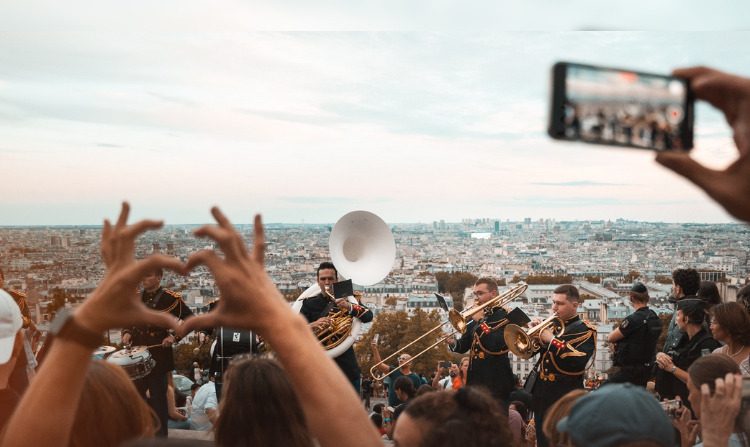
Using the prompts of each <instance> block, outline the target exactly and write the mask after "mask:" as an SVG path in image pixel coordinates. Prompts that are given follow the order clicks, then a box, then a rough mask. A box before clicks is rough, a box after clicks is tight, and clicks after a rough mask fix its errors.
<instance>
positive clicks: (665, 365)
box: [656, 298, 719, 402]
mask: <svg viewBox="0 0 750 447" xmlns="http://www.w3.org/2000/svg"><path fill="white" fill-rule="evenodd" d="M705 319H706V302H705V301H703V300H701V299H699V298H684V299H682V300H680V301H679V302H678V303H677V318H676V321H677V325H678V327H679V328H680V330H681V331H683V336H682V338H681V339H680V341H679V343H677V345H676V346H675V348H674V350H672V351H670V352H668V353H664V352H660V353H659V354H657V356H656V364H657V365H658V367H659V371H657V376H656V390H657V392H658V393H659V395H660V396H661V398H662V399H674V398H675V397H676V396H680V398H681V399H682V401H683V402H686V401H687V398H688V389H687V379H688V373H687V371H688V368H689V367H690V365H692V364H693V362H694V361H696V360H697V359H698V358H699V357H700V356H701V355H705V354H710V353H711V352H713V351H714V350H715V349H716V348H718V347H719V342H717V341H716V340H714V338H713V337H711V334H710V333H709V332H708V330H706V328H705V326H704V322H705Z"/></svg>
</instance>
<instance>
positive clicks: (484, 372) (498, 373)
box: [450, 278, 528, 404]
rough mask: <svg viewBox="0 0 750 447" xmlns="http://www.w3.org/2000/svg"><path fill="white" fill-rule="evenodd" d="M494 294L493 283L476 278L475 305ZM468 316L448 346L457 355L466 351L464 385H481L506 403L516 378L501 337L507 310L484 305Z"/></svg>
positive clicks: (491, 280)
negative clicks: (466, 366)
mask: <svg viewBox="0 0 750 447" xmlns="http://www.w3.org/2000/svg"><path fill="white" fill-rule="evenodd" d="M497 295H498V287H497V283H496V282H495V281H494V280H493V279H491V278H480V279H478V280H477V282H476V283H475V284H474V296H475V297H476V305H477V306H480V305H482V304H484V303H486V302H488V301H489V300H491V299H493V298H495V297H496V296H497ZM471 318H472V321H470V322H469V324H468V325H467V327H466V331H464V333H463V335H462V336H461V338H460V339H458V340H457V341H456V342H455V343H454V344H453V345H452V346H450V349H451V351H453V352H457V353H460V354H463V353H466V352H467V351H469V352H470V354H469V369H468V371H467V377H466V385H468V386H474V385H479V386H484V387H485V388H487V389H488V390H489V391H490V392H491V393H492V395H493V397H495V398H496V399H500V400H501V401H503V404H506V403H507V401H508V395H509V394H510V392H511V391H513V388H514V384H515V381H516V380H515V377H514V376H513V370H512V369H511V367H510V360H509V359H508V347H507V346H506V344H505V339H504V338H503V332H504V328H505V326H506V325H507V324H508V322H509V319H508V312H506V311H505V309H503V308H502V307H500V306H497V307H494V308H485V310H483V311H480V312H477V313H475V314H474V315H472V316H471ZM526 321H528V320H526Z"/></svg>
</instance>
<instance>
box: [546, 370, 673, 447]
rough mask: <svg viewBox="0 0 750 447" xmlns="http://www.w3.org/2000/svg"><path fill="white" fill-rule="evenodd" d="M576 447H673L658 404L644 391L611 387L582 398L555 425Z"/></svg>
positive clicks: (630, 386) (627, 386) (668, 425)
mask: <svg viewBox="0 0 750 447" xmlns="http://www.w3.org/2000/svg"><path fill="white" fill-rule="evenodd" d="M557 430H558V431H560V432H563V433H568V434H569V435H570V438H571V439H572V440H573V443H574V444H575V445H585V446H587V447H615V446H618V445H622V444H626V443H630V442H636V441H652V442H655V443H656V444H658V445H662V446H664V447H670V446H673V445H674V429H673V428H672V423H671V422H670V420H669V418H668V417H667V415H666V414H665V413H664V410H662V408H661V405H660V404H659V402H658V401H657V400H656V398H654V397H653V396H652V395H650V394H649V393H648V392H647V391H646V390H645V389H644V388H641V387H639V386H635V385H633V384H630V383H624V384H610V385H605V386H603V387H601V388H599V389H598V390H596V391H592V392H591V393H589V394H587V395H586V396H583V397H581V398H580V399H579V400H578V401H577V402H576V403H575V405H573V408H571V410H570V414H569V415H568V416H567V417H564V418H563V419H562V420H560V422H558V423H557Z"/></svg>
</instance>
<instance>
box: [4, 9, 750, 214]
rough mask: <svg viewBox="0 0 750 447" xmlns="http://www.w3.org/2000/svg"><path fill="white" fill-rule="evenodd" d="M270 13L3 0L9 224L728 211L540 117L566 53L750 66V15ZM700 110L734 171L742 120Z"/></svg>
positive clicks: (709, 158)
mask: <svg viewBox="0 0 750 447" xmlns="http://www.w3.org/2000/svg"><path fill="white" fill-rule="evenodd" d="M270 3H271V2H268V3H267V4H262V3H260V2H253V1H247V2H239V1H236V2H192V1H179V2H178V1H164V2H141V1H134V2H127V4H126V5H125V4H124V3H123V2H114V1H101V2H96V5H95V6H92V5H87V4H84V3H80V4H79V3H78V2H72V3H71V2H51V1H30V2H14V4H13V5H4V6H2V7H0V9H2V11H1V12H2V13H0V167H1V168H2V169H1V171H0V172H2V179H0V225H29V224H45V225H46V224H96V223H99V222H101V219H102V218H103V217H105V216H113V215H114V214H115V212H116V210H117V209H118V206H119V205H118V204H119V202H120V201H121V200H122V199H128V200H129V201H130V202H131V204H132V205H133V210H134V213H133V214H134V216H135V217H163V218H165V219H166V220H167V222H168V223H200V222H206V221H207V220H208V219H209V215H208V208H209V207H210V206H211V205H212V204H219V205H221V206H222V207H223V208H224V209H226V211H227V212H228V213H229V215H230V216H231V217H232V218H233V220H235V221H237V222H249V221H250V220H251V216H252V214H253V213H254V212H258V211H259V212H262V213H263V214H264V216H265V219H266V221H269V222H291V223H298V222H334V221H336V220H337V219H338V218H339V217H340V216H342V215H343V214H345V213H346V212H348V211H351V210H355V209H366V210H369V211H372V212H375V213H377V214H379V215H380V216H381V217H383V218H384V219H385V220H386V221H387V222H430V221H432V220H437V219H445V220H448V221H456V220H459V219H461V218H466V217H492V218H500V219H521V218H524V217H532V218H542V217H549V218H557V219H614V218H618V217H623V218H630V219H639V220H660V221H697V222H730V221H731V218H730V217H729V216H728V215H727V214H726V213H725V212H724V211H723V210H721V209H720V208H719V207H717V206H716V205H714V204H713V203H712V202H711V201H710V200H709V199H707V198H706V197H705V196H704V195H703V194H702V193H701V192H700V191H698V190H697V189H696V188H695V187H693V186H692V185H690V184H688V183H687V182H686V181H684V180H682V179H681V178H678V177H677V176H675V175H674V174H672V173H670V172H668V171H666V170H664V169H662V168H661V167H660V166H658V165H656V164H655V162H654V161H653V153H651V152H649V151H641V150H634V149H616V148H607V147H592V146H586V145H581V144H572V143H560V142H554V141H551V140H549V139H548V138H547V137H546V135H545V132H544V129H545V120H546V115H547V113H546V110H547V107H548V106H547V96H548V94H549V92H548V84H549V69H550V67H551V65H552V64H553V63H554V62H555V61H558V60H572V61H580V62H588V63H595V64H604V65H614V66H619V67H632V68H635V69H640V70H644V71H652V72H657V73H668V72H669V71H670V70H671V69H672V68H674V67H678V66H686V65H693V64H706V65H712V66H715V67H718V68H721V69H724V70H728V71H733V72H737V73H743V74H746V75H750V57H748V50H747V49H746V48H745V47H746V42H748V41H749V40H750V32H748V31H747V26H746V25H744V24H742V23H741V17H748V16H749V15H750V7H748V6H742V5H740V6H735V5H732V2H718V3H713V4H712V5H710V6H711V7H708V6H709V5H707V3H708V2H694V1H682V2H667V1H665V2H653V3H659V5H651V4H650V3H648V2H643V4H642V5H638V3H639V2H631V3H629V5H630V7H629V8H628V9H627V10H623V11H617V10H613V9H611V7H610V8H604V7H603V6H601V5H600V3H601V4H611V2H589V1H569V2H559V1H557V2H552V1H546V0H543V1H538V2H536V3H535V5H534V7H533V8H532V7H529V6H521V7H518V6H516V7H514V8H508V7H501V6H502V4H499V3H498V2H486V3H487V4H486V5H482V6H483V7H484V9H483V8H482V7H480V6H479V4H482V3H485V2H478V6H477V7H475V8H474V9H472V10H467V9H463V8H462V7H461V6H460V4H459V3H458V2H448V1H434V2H422V1H417V2H411V3H410V2H395V1H381V2H367V1H366V2H362V3H361V4H359V5H358V6H357V7H353V6H351V5H349V3H352V2H338V1H329V2H323V3H324V4H323V5H316V6H313V5H314V3H313V2H302V1H292V0H285V1H277V2H273V6H271V5H270ZM563 3H564V5H562V4H563ZM704 3H706V5H704ZM670 5H671V6H670ZM677 5H680V6H677ZM506 6H507V5H506ZM634 6H635V7H634ZM697 114H698V118H697V122H696V145H697V148H696V149H695V150H694V156H695V157H696V158H698V159H700V160H701V161H703V162H705V163H706V164H709V165H711V166H715V167H721V166H725V165H726V164H728V163H729V162H730V161H731V160H732V159H733V157H734V155H735V154H734V148H733V145H732V142H731V134H730V131H729V129H728V127H727V126H726V124H724V122H723V120H722V117H721V115H720V114H718V113H716V112H715V111H713V110H711V109H710V108H709V107H707V106H701V107H699V108H698V110H697Z"/></svg>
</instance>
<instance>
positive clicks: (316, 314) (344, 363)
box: [300, 262, 372, 394]
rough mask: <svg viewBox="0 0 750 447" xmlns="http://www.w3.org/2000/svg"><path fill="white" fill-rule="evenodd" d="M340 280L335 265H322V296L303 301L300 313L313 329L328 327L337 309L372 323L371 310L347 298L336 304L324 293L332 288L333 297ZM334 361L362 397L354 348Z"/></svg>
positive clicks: (325, 263) (320, 270)
mask: <svg viewBox="0 0 750 447" xmlns="http://www.w3.org/2000/svg"><path fill="white" fill-rule="evenodd" d="M338 278H339V277H338V271H337V270H336V267H335V266H334V265H333V263H331V262H323V263H321V264H320V265H319V266H318V270H317V273H316V276H315V279H316V281H317V282H318V286H319V287H320V293H319V294H318V295H316V296H314V297H311V298H308V299H306V300H304V301H303V302H302V308H301V309H300V314H302V315H303V316H304V317H305V318H306V319H307V321H308V323H310V325H311V326H312V327H313V328H316V327H317V328H324V327H326V326H327V325H328V324H329V323H328V320H329V316H330V315H331V313H332V312H336V311H338V310H342V311H344V312H346V313H347V314H348V315H349V316H351V317H352V318H357V319H359V320H360V321H361V322H362V323H369V322H370V321H372V311H371V310H370V309H368V308H367V306H363V305H361V304H352V303H350V302H349V300H347V299H346V298H337V299H336V300H335V301H333V299H332V298H331V297H330V296H329V295H328V294H326V293H325V290H327V289H329V292H328V293H330V294H333V284H334V283H336V282H337V281H338ZM334 360H335V361H336V364H337V365H339V368H341V371H343V372H344V374H345V375H346V377H347V378H348V379H349V381H350V382H351V383H352V386H354V389H355V390H356V391H357V394H359V393H360V383H359V379H360V377H361V375H362V371H361V370H360V369H359V364H358V363H357V357H356V355H354V345H352V346H350V347H349V349H347V350H346V351H344V352H343V353H341V355H339V356H338V357H336V358H335V359H334Z"/></svg>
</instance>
